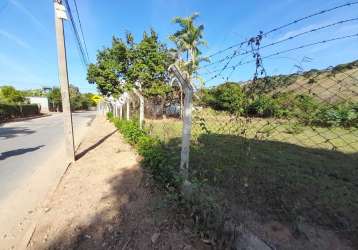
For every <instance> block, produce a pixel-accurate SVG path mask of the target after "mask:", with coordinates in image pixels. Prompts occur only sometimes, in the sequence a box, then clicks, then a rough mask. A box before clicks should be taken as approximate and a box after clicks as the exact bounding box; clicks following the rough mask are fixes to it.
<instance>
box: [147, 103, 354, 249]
mask: <svg viewBox="0 0 358 250" xmlns="http://www.w3.org/2000/svg"><path fill="white" fill-rule="evenodd" d="M181 126H182V125H181V121H179V120H176V119H167V120H157V121H146V127H147V129H148V130H149V131H150V133H151V134H152V135H154V136H157V137H159V138H160V139H161V140H162V141H163V142H164V143H165V144H166V145H168V148H171V149H172V150H177V151H178V154H179V151H180V142H181V139H180V138H181ZM192 135H193V136H192V147H191V152H190V174H191V176H190V178H191V181H192V182H194V183H198V185H201V186H202V187H204V188H205V189H207V190H210V192H209V194H210V195H212V196H213V199H214V201H215V202H217V204H218V205H219V206H223V207H226V208H227V210H225V214H231V215H232V216H233V217H237V219H238V220H242V219H247V218H248V217H250V216H247V214H248V212H247V211H250V212H249V213H250V214H252V213H254V214H256V215H258V216H259V218H260V219H259V220H260V221H262V223H264V222H268V221H272V220H273V221H279V222H280V223H283V224H285V225H288V227H289V228H290V230H291V232H297V231H299V230H298V229H299V228H301V225H302V223H308V224H310V225H315V226H319V227H320V228H321V227H322V228H326V229H327V228H328V229H329V230H331V231H334V232H338V233H341V234H342V235H344V236H348V238H350V239H351V240H353V241H354V232H356V230H358V215H357V213H356V211H358V168H357V165H358V153H357V152H358V130H357V128H351V129H344V128H339V127H331V128H323V127H309V126H303V125H298V124H297V123H296V122H295V121H287V120H286V121H285V120H278V119H276V120H273V119H262V118H243V117H235V116H230V115H229V114H226V113H224V112H215V111H212V110H201V111H196V112H194V119H193V131H192ZM176 160H177V159H176ZM214 187H215V188H214ZM228 204H230V205H228ZM237 211H246V212H245V213H244V214H245V215H244V216H243V215H242V213H241V215H238V214H237ZM243 217H244V218H243ZM245 217H246V218H245ZM248 223H249V224H250V222H248ZM356 243H357V242H356Z"/></svg>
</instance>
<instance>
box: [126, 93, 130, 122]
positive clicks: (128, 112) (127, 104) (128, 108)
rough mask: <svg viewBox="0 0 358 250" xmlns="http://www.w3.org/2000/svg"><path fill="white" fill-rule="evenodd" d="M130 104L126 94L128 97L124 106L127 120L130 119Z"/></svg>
mask: <svg viewBox="0 0 358 250" xmlns="http://www.w3.org/2000/svg"><path fill="white" fill-rule="evenodd" d="M130 105H131V103H130V99H129V96H128V98H127V102H126V108H127V120H129V119H130Z"/></svg>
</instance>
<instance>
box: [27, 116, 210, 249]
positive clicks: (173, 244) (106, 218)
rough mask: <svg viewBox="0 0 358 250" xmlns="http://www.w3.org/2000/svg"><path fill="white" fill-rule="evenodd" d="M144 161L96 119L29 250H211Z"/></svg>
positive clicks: (47, 205) (46, 209) (45, 210)
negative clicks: (155, 182)
mask: <svg viewBox="0 0 358 250" xmlns="http://www.w3.org/2000/svg"><path fill="white" fill-rule="evenodd" d="M139 160H140V159H139V156H138V155H137V154H136V152H135V150H134V149H132V148H131V147H130V146H129V145H128V144H126V143H124V141H123V139H122V138H121V136H120V134H119V133H118V132H117V131H116V129H115V127H114V126H113V125H112V124H110V123H109V122H108V121H106V120H105V118H104V117H97V118H96V119H95V120H94V122H93V123H92V125H91V127H90V128H89V133H88V135H87V137H86V138H85V139H84V141H83V143H82V145H81V146H80V148H79V150H78V154H77V161H76V162H75V163H74V164H72V165H71V166H70V167H69V169H68V171H67V172H66V174H65V175H64V176H63V178H62V181H61V182H60V184H59V186H58V187H57V190H56V191H55V192H54V194H53V195H52V197H51V198H50V199H49V200H48V201H47V202H45V205H44V207H43V208H42V209H43V212H42V216H41V218H40V220H39V221H38V223H37V226H36V229H35V231H34V233H33V235H32V238H31V240H30V242H29V244H28V249H36V250H38V249H185V250H189V249H210V246H208V245H206V244H205V243H204V242H203V241H201V240H200V239H199V238H198V237H197V236H196V234H195V233H194V232H193V230H192V228H191V225H190V223H189V222H188V223H185V221H186V220H185V219H182V218H184V215H181V214H180V212H178V211H177V210H176V209H175V207H172V206H170V205H168V204H169V203H167V202H166V200H167V199H166V196H165V194H163V193H161V192H160V191H158V190H157V189H156V188H155V186H154V185H153V183H152V179H151V177H150V175H149V174H148V173H146V172H145V171H144V170H143V169H142V168H141V167H140V165H139ZM179 218H181V219H179ZM179 221H181V222H179Z"/></svg>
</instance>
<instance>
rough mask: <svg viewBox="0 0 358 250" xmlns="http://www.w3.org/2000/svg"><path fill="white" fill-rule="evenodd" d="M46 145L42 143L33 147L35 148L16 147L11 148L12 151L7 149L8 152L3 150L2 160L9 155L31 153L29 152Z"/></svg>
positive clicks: (0, 155)
mask: <svg viewBox="0 0 358 250" xmlns="http://www.w3.org/2000/svg"><path fill="white" fill-rule="evenodd" d="M44 146H45V145H40V146H37V147H33V148H20V149H15V150H10V151H6V152H2V153H1V154H0V160H5V159H7V158H9V157H12V156H18V155H22V154H26V153H29V152H33V151H36V150H38V149H40V148H42V147H44Z"/></svg>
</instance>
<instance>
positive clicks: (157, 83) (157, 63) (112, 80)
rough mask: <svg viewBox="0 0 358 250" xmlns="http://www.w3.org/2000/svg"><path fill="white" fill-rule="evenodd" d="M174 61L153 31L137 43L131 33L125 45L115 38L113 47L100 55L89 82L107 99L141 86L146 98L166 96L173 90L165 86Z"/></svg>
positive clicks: (90, 67) (90, 68)
mask: <svg viewBox="0 0 358 250" xmlns="http://www.w3.org/2000/svg"><path fill="white" fill-rule="evenodd" d="M171 58H172V57H171V56H170V54H169V51H168V49H167V48H166V46H165V45H164V44H163V43H161V42H160V41H159V39H158V34H157V33H156V32H155V31H154V30H153V29H152V30H150V33H149V34H148V33H147V32H144V33H143V37H142V40H141V41H140V42H139V43H136V42H135V40H134V37H133V35H132V34H131V33H127V34H126V41H123V40H122V39H119V38H115V37H113V39H112V46H111V47H110V48H105V49H103V50H101V51H99V52H98V54H97V62H96V63H95V64H91V65H90V66H89V69H88V74H87V79H88V81H89V82H90V83H95V84H97V87H98V89H99V91H100V92H101V93H102V94H103V95H106V96H109V95H119V94H121V93H123V92H124V91H125V90H127V89H131V88H133V87H136V83H137V82H140V83H141V87H142V90H143V93H144V95H146V96H163V95H165V93H167V92H168V91H169V89H170V87H169V86H167V85H166V83H165V82H166V81H167V78H168V75H167V68H168V67H169V65H170V64H171V63H172V59H171Z"/></svg>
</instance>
